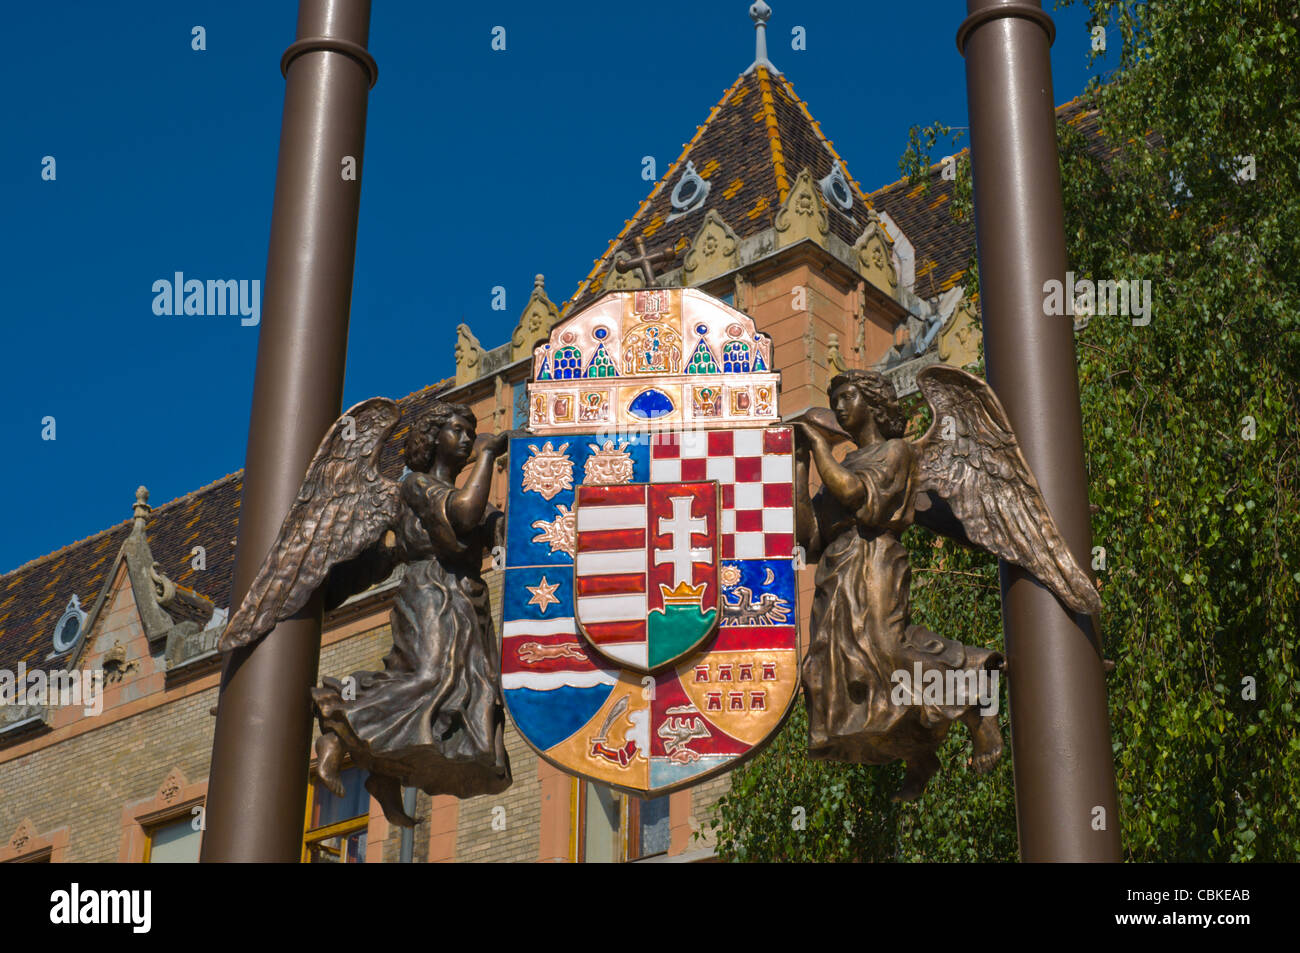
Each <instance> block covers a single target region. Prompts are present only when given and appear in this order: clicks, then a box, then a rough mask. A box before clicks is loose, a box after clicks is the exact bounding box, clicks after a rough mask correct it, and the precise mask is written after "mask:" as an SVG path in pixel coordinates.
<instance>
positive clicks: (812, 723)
mask: <svg viewBox="0 0 1300 953" xmlns="http://www.w3.org/2000/svg"><path fill="white" fill-rule="evenodd" d="M917 384H918V386H919V387H920V389H921V391H922V393H923V394H924V395H925V398H926V399H927V400H928V401H929V403H930V406H931V407H932V409H933V411H934V423H933V424H932V425H931V427H930V428H929V430H928V431H927V432H926V433H925V435H924V436H923V437H921V439H919V440H916V441H909V440H905V439H903V434H904V430H905V426H906V419H905V418H904V416H903V412H902V409H901V408H900V406H899V402H898V398H897V395H896V393H895V390H894V386H893V384H892V383H890V381H889V380H888V379H887V378H886V377H885V376H884V375H882V374H878V373H875V372H872V371H848V372H846V373H844V374H840V375H839V376H837V377H835V378H834V379H833V380H832V381H831V385H830V392H829V397H830V405H831V410H830V411H828V410H826V409H824V408H817V409H814V410H812V411H809V412H807V413H805V414H804V415H802V416H801V418H800V419H799V420H797V421H796V422H795V427H796V430H797V432H798V434H799V440H798V444H797V446H796V454H795V507H796V520H797V528H798V536H799V543H800V545H802V546H803V547H804V549H805V550H806V552H807V555H808V561H809V562H814V561H816V562H817V563H818V566H817V572H816V576H815V585H816V591H815V595H814V598H813V606H812V616H811V622H810V632H809V649H808V655H807V657H806V658H805V660H804V664H803V672H802V679H803V687H804V697H805V699H806V704H807V708H808V730H809V755H810V756H811V757H813V758H819V759H826V760H832V761H846V762H853V763H859V764H887V763H889V762H892V761H895V760H899V759H902V760H905V761H906V762H907V769H906V773H905V777H904V781H903V786H902V788H901V789H900V790H899V791H898V793H897V794H895V799H896V800H912V799H915V798H917V797H919V796H920V795H921V792H922V791H923V790H924V789H925V785H926V782H927V781H928V780H929V779H930V777H931V776H932V775H933V774H934V772H935V771H937V770H938V769H939V760H938V758H937V757H936V756H935V752H936V750H937V749H938V747H939V745H940V744H941V743H942V742H943V740H944V738H945V736H946V735H947V733H948V729H949V728H950V727H951V725H952V722H954V721H958V720H960V721H962V722H963V723H964V724H965V725H966V727H967V729H968V730H969V731H970V733H971V737H972V744H973V755H972V758H971V765H972V767H973V768H974V769H975V770H976V771H978V772H981V773H983V772H985V771H988V770H989V769H991V768H992V767H993V765H994V764H995V763H996V762H997V760H998V758H999V757H1000V756H1001V754H1002V734H1001V731H1000V729H999V728H998V720H997V718H996V717H995V716H990V715H986V714H982V711H981V707H982V703H981V701H980V700H979V699H976V698H974V697H971V696H970V695H964V696H960V697H954V696H953V695H946V696H942V697H933V696H926V697H923V696H922V695H921V693H920V692H919V691H918V690H917V687H916V686H915V685H913V688H912V692H913V694H912V695H910V696H909V697H908V698H907V703H905V704H897V703H896V702H897V699H896V698H895V697H894V689H895V687H896V686H897V685H899V684H901V683H903V681H904V680H903V679H902V678H901V677H899V676H898V675H897V673H899V672H905V673H906V674H907V679H908V683H909V684H910V683H912V682H913V681H914V679H913V674H914V673H916V672H922V673H939V676H942V677H943V679H944V682H945V684H965V685H970V684H972V682H973V680H974V679H973V676H978V675H979V673H980V670H985V671H986V672H991V671H993V670H998V669H1001V668H1002V667H1003V658H1002V656H1001V654H1000V653H998V652H996V651H993V650H991V649H986V648H976V647H972V646H968V645H963V644H962V643H961V642H958V641H954V640H952V639H947V638H944V637H942V636H939V635H936V634H934V633H933V632H931V631H929V630H928V629H926V628H924V627H922V626H919V625H914V624H912V621H911V566H910V565H909V563H908V556H907V550H906V549H905V548H904V546H903V544H902V542H901V541H900V537H901V536H902V534H903V531H904V530H906V529H907V527H908V526H910V525H912V524H913V523H919V524H920V525H922V526H925V527H927V528H929V529H931V530H934V531H936V532H939V533H942V534H944V535H947V536H951V537H953V538H955V539H957V540H958V541H960V542H961V543H963V544H965V545H969V546H974V547H976V548H980V549H985V550H988V551H989V552H992V553H994V554H995V555H997V556H998V557H1000V558H1002V559H1004V560H1007V561H1008V562H1012V563H1015V564H1017V565H1019V566H1021V567H1023V568H1025V569H1027V570H1028V571H1029V572H1031V573H1033V574H1034V575H1035V576H1037V577H1038V579H1039V580H1040V581H1041V582H1042V583H1043V584H1045V585H1046V586H1048V587H1049V588H1050V589H1051V590H1052V591H1053V592H1054V593H1056V595H1057V596H1058V597H1059V598H1060V599H1061V600H1062V601H1063V602H1065V604H1066V605H1068V606H1069V607H1070V608H1071V609H1073V610H1075V611H1076V612H1083V613H1096V612H1099V611H1100V608H1101V603H1100V598H1099V597H1098V595H1097V591H1096V589H1095V588H1094V587H1093V584H1092V581H1091V580H1090V579H1089V578H1088V576H1087V574H1086V573H1084V571H1083V570H1082V569H1081V568H1080V567H1079V565H1078V564H1077V563H1076V562H1075V560H1074V557H1073V556H1072V555H1071V554H1070V551H1069V549H1068V547H1067V546H1066V544H1065V541H1064V540H1063V539H1062V537H1061V533H1060V531H1059V530H1058V529H1057V527H1056V524H1055V522H1054V521H1053V519H1052V515H1051V513H1050V512H1049V511H1048V509H1047V504H1046V503H1045V501H1044V500H1043V495H1042V492H1041V491H1040V490H1039V487H1038V482H1037V481H1036V480H1035V479H1034V475H1033V473H1032V472H1030V469H1029V466H1028V464H1027V463H1026V462H1025V459H1024V457H1023V455H1022V454H1021V452H1020V446H1019V444H1018V443H1017V442H1016V437H1015V434H1014V433H1013V432H1012V429H1011V424H1010V422H1009V421H1008V419H1007V415H1006V411H1005V410H1004V409H1003V407H1002V404H1001V403H1000V402H999V401H998V399H997V396H996V395H995V394H994V393H993V391H992V390H991V389H990V388H989V386H988V385H987V384H986V383H984V381H982V380H980V379H979V378H978V377H975V376H973V375H971V374H968V373H966V372H965V371H961V370H958V369H956V368H953V367H948V366H946V365H932V366H930V367H927V368H925V369H924V370H922V371H921V372H920V373H919V374H918V375H917ZM843 439H849V440H851V441H852V442H853V443H854V444H855V445H856V449H854V450H851V451H850V452H849V453H848V454H847V455H845V456H844V458H843V460H837V459H836V458H835V456H834V454H833V453H832V444H833V443H834V442H836V441H838V440H843ZM810 459H811V462H812V463H813V464H814V465H815V466H816V468H817V472H818V474H819V476H820V477H821V482H822V487H821V489H820V490H819V491H818V493H817V495H816V496H815V497H811V498H810V496H809V487H808V464H809V460H810ZM918 665H919V668H918V667H917V666H918ZM937 677H938V676H936V678H937ZM931 680H933V679H931ZM986 680H987V676H986ZM995 684H996V683H995ZM936 694H937V693H936Z"/></svg>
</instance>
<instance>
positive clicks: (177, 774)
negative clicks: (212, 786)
mask: <svg viewBox="0 0 1300 953" xmlns="http://www.w3.org/2000/svg"><path fill="white" fill-rule="evenodd" d="M188 783H189V782H188V781H186V780H185V775H184V774H182V773H181V769H180V768H172V769H171V771H169V772H168V774H167V777H166V778H164V779H163V783H162V784H161V785H160V786H159V788H158V797H159V798H161V799H162V800H163V801H165V802H167V803H168V804H171V803H172V802H173V801H175V800H176V799H177V798H178V797H180V796H181V791H183V790H184V789H185V786H186V785H187V784H188Z"/></svg>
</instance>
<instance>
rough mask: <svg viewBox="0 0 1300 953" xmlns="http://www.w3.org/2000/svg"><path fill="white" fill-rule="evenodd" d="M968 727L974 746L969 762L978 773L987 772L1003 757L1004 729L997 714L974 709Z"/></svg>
mask: <svg viewBox="0 0 1300 953" xmlns="http://www.w3.org/2000/svg"><path fill="white" fill-rule="evenodd" d="M966 727H967V728H969V729H970V733H971V742H972V746H973V750H972V751H971V757H970V761H968V762H967V764H969V765H970V767H971V770H973V771H974V772H975V773H976V774H987V773H988V772H989V771H991V770H993V766H994V765H995V764H997V763H998V759H999V758H1001V757H1002V729H1001V728H1000V727H998V719H997V716H996V715H987V716H985V715H981V714H979V712H978V711H972V712H971V715H970V717H968V718H967V719H966Z"/></svg>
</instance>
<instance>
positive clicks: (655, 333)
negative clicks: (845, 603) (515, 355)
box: [501, 288, 799, 797]
mask: <svg viewBox="0 0 1300 953" xmlns="http://www.w3.org/2000/svg"><path fill="white" fill-rule="evenodd" d="M771 367H772V354H771V341H770V340H769V339H768V338H767V336H766V335H763V334H759V333H757V332H756V331H755V328H754V322H753V320H752V319H750V318H749V317H748V316H746V315H744V314H742V313H741V312H739V311H736V310H735V309H733V308H731V307H730V306H728V305H726V304H724V303H723V302H721V301H719V300H717V299H715V298H712V297H710V296H708V295H706V294H704V293H703V292H700V291H696V290H694V289H689V288H686V289H662V290H654V291H630V292H615V293H611V294H607V295H605V296H604V297H602V298H600V299H598V300H597V301H596V302H595V303H593V304H592V305H590V306H589V307H587V308H585V309H584V310H582V311H581V312H579V313H577V314H575V315H574V316H573V317H571V318H569V319H568V320H566V321H564V322H562V323H561V324H559V325H557V326H556V327H555V328H554V329H553V330H552V332H551V334H550V337H549V339H548V340H547V341H546V342H545V343H543V344H541V345H540V346H538V347H537V348H536V349H535V351H534V356H533V374H532V380H531V381H530V382H529V384H528V415H529V419H528V430H529V432H530V434H531V435H530V436H527V437H516V438H514V439H513V440H511V443H510V499H509V505H508V507H507V511H506V512H507V528H506V561H505V580H504V594H503V599H502V601H503V605H504V613H503V626H502V652H501V669H502V688H503V691H504V695H505V700H506V705H507V707H508V708H509V710H510V714H511V717H512V718H513V719H514V722H515V724H516V726H517V727H518V729H519V731H520V733H521V734H523V736H524V738H525V739H527V741H528V742H529V744H530V745H532V747H533V748H535V749H536V750H537V751H538V753H539V754H541V755H542V756H543V757H544V758H546V759H547V760H548V761H550V762H552V763H553V764H555V765H556V766H558V767H560V768H561V769H563V770H565V771H568V772H570V773H573V774H578V775H581V776H583V777H587V778H590V779H592V780H595V781H599V782H601V783H604V784H608V785H610V786H613V787H616V788H620V789H623V790H626V791H631V792H633V793H635V794H638V795H641V796H650V797H653V796H655V795H658V794H664V793H666V792H668V791H671V790H674V789H676V788H680V787H684V786H687V785H690V784H694V783H696V782H698V781H700V780H702V779H703V778H704V777H706V776H708V775H711V774H716V773H719V772H721V771H726V770H728V769H730V768H732V767H735V766H736V765H737V764H738V763H739V760H740V759H741V758H743V757H745V756H746V755H748V754H751V753H753V752H754V751H755V750H756V749H757V747H758V746H759V745H761V744H762V743H763V742H764V741H765V740H766V739H767V738H768V737H770V736H771V735H772V733H773V732H775V731H776V729H777V728H778V727H779V726H780V724H781V721H782V720H783V719H784V717H785V715H786V713H787V712H788V711H789V708H790V705H791V703H792V702H793V700H794V696H795V693H796V691H797V689H798V685H799V635H798V616H797V613H796V605H795V574H794V559H793V554H794V488H793V487H794V482H793V481H794V473H793V456H792V435H791V431H790V429H789V428H788V427H783V426H781V425H780V416H779V413H778V409H777V391H778V386H779V385H778V379H779V375H778V374H776V373H775V372H774V371H772V370H771Z"/></svg>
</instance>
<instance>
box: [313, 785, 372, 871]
mask: <svg viewBox="0 0 1300 953" xmlns="http://www.w3.org/2000/svg"><path fill="white" fill-rule="evenodd" d="M339 780H341V781H342V782H343V789H344V792H345V793H344V796H343V797H335V796H334V795H333V794H331V793H330V792H329V790H327V789H326V788H325V786H324V785H323V784H320V783H318V782H316V781H314V780H313V781H312V783H311V784H309V785H308V786H307V820H306V823H305V825H304V827H303V838H302V860H303V863H305V864H364V863H365V862H366V827H367V826H369V824H370V793H369V792H368V791H367V790H366V773H365V772H364V771H362V770H361V769H360V768H347V769H345V770H343V771H340V772H339Z"/></svg>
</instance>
